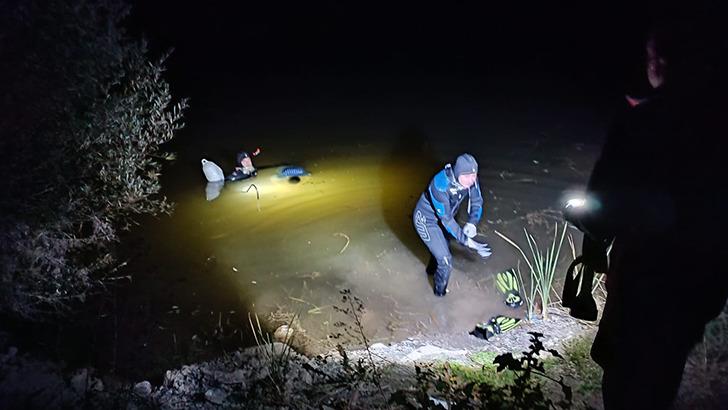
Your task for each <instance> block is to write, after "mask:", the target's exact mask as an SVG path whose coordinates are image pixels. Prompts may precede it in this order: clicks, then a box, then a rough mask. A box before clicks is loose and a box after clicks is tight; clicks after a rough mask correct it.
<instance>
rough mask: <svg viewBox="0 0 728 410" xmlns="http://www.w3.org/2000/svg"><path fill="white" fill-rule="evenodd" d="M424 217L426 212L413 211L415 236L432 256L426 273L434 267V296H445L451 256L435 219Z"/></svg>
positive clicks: (443, 234) (450, 267) (450, 268)
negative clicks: (417, 236) (418, 237)
mask: <svg viewBox="0 0 728 410" xmlns="http://www.w3.org/2000/svg"><path fill="white" fill-rule="evenodd" d="M426 215H427V213H426V212H422V211H421V210H420V209H415V212H414V214H413V215H412V219H413V222H414V225H415V229H416V230H417V234H418V235H419V236H420V239H421V240H422V242H424V244H425V246H427V249H429V251H430V254H431V256H432V257H431V259H430V263H429V264H428V267H427V271H428V273H430V270H431V269H432V268H433V265H436V267H435V269H434V275H435V280H434V282H435V283H434V284H435V286H434V291H435V295H437V296H445V293H446V292H447V283H448V281H449V280H450V271H451V270H452V254H451V253H450V248H449V246H448V242H447V239H446V238H445V233H444V232H443V230H442V228H441V227H440V225H439V224H438V221H437V217H435V216H434V215H433V216H431V217H428V216H426ZM433 260H434V263H433Z"/></svg>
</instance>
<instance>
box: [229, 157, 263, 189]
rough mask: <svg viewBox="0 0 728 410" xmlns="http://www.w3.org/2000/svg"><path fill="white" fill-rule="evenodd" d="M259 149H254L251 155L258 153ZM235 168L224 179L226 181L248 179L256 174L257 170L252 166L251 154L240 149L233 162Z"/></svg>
mask: <svg viewBox="0 0 728 410" xmlns="http://www.w3.org/2000/svg"><path fill="white" fill-rule="evenodd" d="M259 152H260V149H256V150H255V152H254V153H253V156H255V155H258V153H259ZM235 164H236V166H235V170H234V171H233V173H232V174H230V175H228V176H227V177H226V178H225V180H227V181H240V180H242V179H248V178H250V177H254V176H256V175H258V171H257V170H256V169H255V167H254V166H253V160H252V159H251V155H250V154H248V153H247V152H245V151H240V152H239V153H238V156H237V161H236V162H235Z"/></svg>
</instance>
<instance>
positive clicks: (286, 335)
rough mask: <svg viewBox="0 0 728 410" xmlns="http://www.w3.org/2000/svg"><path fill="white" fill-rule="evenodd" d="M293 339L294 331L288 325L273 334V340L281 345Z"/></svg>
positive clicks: (280, 327)
mask: <svg viewBox="0 0 728 410" xmlns="http://www.w3.org/2000/svg"><path fill="white" fill-rule="evenodd" d="M292 337H293V329H291V328H289V327H288V325H282V326H279V327H278V329H276V331H275V332H273V338H274V339H275V340H276V341H278V342H281V343H284V342H286V341H290V340H291V338H292Z"/></svg>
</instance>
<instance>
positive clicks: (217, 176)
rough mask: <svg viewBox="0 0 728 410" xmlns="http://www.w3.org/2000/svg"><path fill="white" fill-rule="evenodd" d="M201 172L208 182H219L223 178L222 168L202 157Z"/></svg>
mask: <svg viewBox="0 0 728 410" xmlns="http://www.w3.org/2000/svg"><path fill="white" fill-rule="evenodd" d="M202 172H203V173H204V174H205V178H207V181H208V182H220V181H224V180H225V175H224V174H223V173H222V168H220V167H219V166H218V165H217V164H216V163H214V162H212V161H208V160H206V159H204V158H203V159H202Z"/></svg>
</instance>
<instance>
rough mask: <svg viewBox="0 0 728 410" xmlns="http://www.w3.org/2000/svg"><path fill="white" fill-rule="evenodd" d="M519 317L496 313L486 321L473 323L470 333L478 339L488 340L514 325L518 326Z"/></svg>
mask: <svg viewBox="0 0 728 410" xmlns="http://www.w3.org/2000/svg"><path fill="white" fill-rule="evenodd" d="M520 322H521V319H516V318H513V317H508V316H503V315H498V316H493V317H492V318H490V320H488V321H487V322H482V323H478V324H477V325H475V329H473V330H472V331H471V332H470V334H471V335H473V336H475V337H478V338H480V339H485V340H489V339H491V338H492V337H493V336H496V335H499V334H501V333H503V332H507V331H509V330H511V329H513V328H514V327H516V326H518V324H519V323H520Z"/></svg>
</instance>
